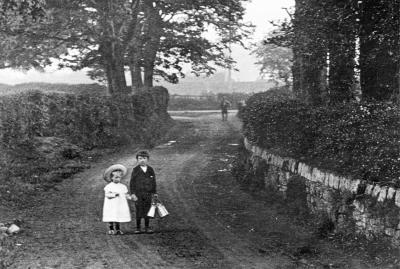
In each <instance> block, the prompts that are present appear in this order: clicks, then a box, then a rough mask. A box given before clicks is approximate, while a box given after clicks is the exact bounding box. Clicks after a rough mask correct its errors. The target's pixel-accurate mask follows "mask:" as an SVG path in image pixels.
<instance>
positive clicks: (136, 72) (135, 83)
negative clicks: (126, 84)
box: [129, 62, 143, 93]
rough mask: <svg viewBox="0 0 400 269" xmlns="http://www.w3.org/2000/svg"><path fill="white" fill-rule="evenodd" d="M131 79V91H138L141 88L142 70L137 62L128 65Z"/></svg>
mask: <svg viewBox="0 0 400 269" xmlns="http://www.w3.org/2000/svg"><path fill="white" fill-rule="evenodd" d="M129 69H130V73H131V80H132V92H133V93H139V92H140V89H141V88H143V79H142V70H141V67H140V65H139V63H137V62H133V63H131V64H130V65H129Z"/></svg>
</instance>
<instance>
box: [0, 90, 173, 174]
mask: <svg viewBox="0 0 400 269" xmlns="http://www.w3.org/2000/svg"><path fill="white" fill-rule="evenodd" d="M167 106H168V91H167V90H166V89H165V88H161V87H159V88H157V89H150V90H149V91H146V92H143V93H141V94H138V95H131V96H128V97H126V96H125V97H122V98H111V97H106V96H91V95H74V94H63V93H61V94H60V93H54V92H50V93H48V92H42V91H28V92H24V93H20V94H13V95H7V96H2V97H1V98H0V153H1V154H0V181H1V178H4V177H8V176H19V177H21V178H23V179H24V181H26V182H31V181H35V180H36V179H35V177H34V176H38V175H43V174H46V173H49V172H51V169H53V168H57V166H58V165H60V160H58V158H47V157H48V156H50V155H51V154H53V149H52V148H53V147H54V148H59V149H58V151H60V154H59V155H60V156H61V157H62V158H63V159H68V160H72V159H79V156H80V153H81V150H82V149H87V150H90V149H93V148H105V147H114V146H119V145H125V144H129V143H132V142H136V143H145V144H146V145H151V144H153V143H154V140H156V139H159V138H160V137H161V136H162V135H163V132H164V131H165V128H163V127H166V125H168V124H169V123H170V120H171V119H170V118H169V116H168V114H167V112H166V107H167ZM48 145H51V146H49V147H48V148H49V149H47V148H46V147H47V146H48ZM46 150H47V151H46ZM53 162H54V163H53Z"/></svg>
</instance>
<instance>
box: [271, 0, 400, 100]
mask: <svg viewBox="0 0 400 269" xmlns="http://www.w3.org/2000/svg"><path fill="white" fill-rule="evenodd" d="M399 16H400V1H399V0H360V1H356V0H296V6H295V12H294V14H293V15H292V18H291V19H292V20H291V23H290V24H288V23H287V22H286V23H283V24H282V25H280V29H278V30H277V31H275V32H274V34H273V35H272V36H271V37H270V38H268V39H267V40H266V43H272V44H275V45H279V46H283V47H291V48H292V49H293V67H292V71H293V90H294V92H295V93H296V94H297V95H298V96H300V97H302V98H304V99H306V100H307V101H308V102H309V103H311V104H314V105H318V104H321V103H325V102H329V103H341V102H347V101H350V100H352V99H354V94H355V91H356V88H357V85H360V87H361V93H362V99H363V100H377V101H393V100H397V98H398V96H399V79H400V78H399V65H400V62H399V57H400V55H399V53H400V45H399V35H400V20H399Z"/></svg>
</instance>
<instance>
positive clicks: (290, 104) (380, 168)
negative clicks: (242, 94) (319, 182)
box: [241, 90, 400, 186]
mask: <svg viewBox="0 0 400 269" xmlns="http://www.w3.org/2000/svg"><path fill="white" fill-rule="evenodd" d="M399 116H400V109H399V107H397V106H395V105H393V104H388V103H365V104H363V103H347V104H340V105H336V106H329V107H328V106H320V107H310V106H308V105H307V104H305V103H304V102H302V101H300V100H297V99H295V98H294V97H293V96H292V95H291V93H290V92H285V91H279V90H275V91H272V92H270V91H268V92H265V93H259V94H255V95H254V96H252V97H251V98H250V99H249V101H248V102H247V106H246V107H245V108H243V110H242V113H241V117H242V120H243V123H244V125H243V130H244V134H245V136H246V137H247V138H248V139H249V140H250V141H251V142H252V143H254V144H257V145H259V146H261V147H263V148H266V149H269V150H271V151H273V152H276V153H278V154H281V155H285V156H288V157H293V158H296V159H298V160H301V161H306V162H308V163H310V164H312V165H315V166H318V167H320V168H325V169H328V170H333V171H336V172H338V173H341V174H342V175H346V176H351V177H353V178H358V179H363V180H368V181H373V182H381V183H382V184H387V185H393V184H394V185H397V186H399V185H400V180H399V178H400V157H399V152H400V134H399V130H400V121H399Z"/></svg>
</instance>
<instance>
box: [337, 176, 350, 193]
mask: <svg viewBox="0 0 400 269" xmlns="http://www.w3.org/2000/svg"><path fill="white" fill-rule="evenodd" d="M339 186H340V190H342V191H348V190H349V189H350V180H349V179H347V178H345V177H340V179H339Z"/></svg>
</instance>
